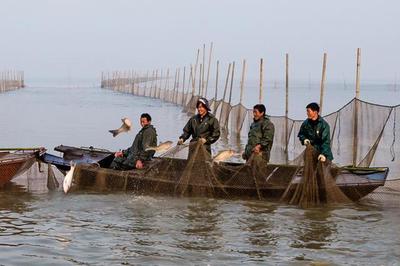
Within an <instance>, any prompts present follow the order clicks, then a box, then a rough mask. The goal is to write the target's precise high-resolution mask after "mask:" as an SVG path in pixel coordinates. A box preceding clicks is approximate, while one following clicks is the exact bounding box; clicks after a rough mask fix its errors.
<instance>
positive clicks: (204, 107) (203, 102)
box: [196, 98, 211, 116]
mask: <svg viewBox="0 0 400 266" xmlns="http://www.w3.org/2000/svg"><path fill="white" fill-rule="evenodd" d="M196 108H197V112H198V113H199V115H200V116H205V115H206V114H207V113H208V112H210V111H211V109H210V106H209V105H208V101H207V99H206V98H200V99H199V100H198V101H197V103H196Z"/></svg>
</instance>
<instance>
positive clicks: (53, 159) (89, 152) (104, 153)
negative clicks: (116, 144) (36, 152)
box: [40, 145, 114, 174]
mask: <svg viewBox="0 0 400 266" xmlns="http://www.w3.org/2000/svg"><path fill="white" fill-rule="evenodd" d="M54 150H55V151H58V152H61V153H63V157H59V156H56V155H52V154H49V153H44V154H43V155H41V156H40V159H41V160H42V161H43V162H45V163H50V164H52V165H54V166H56V167H57V169H58V170H60V171H61V172H63V173H64V174H65V173H66V172H67V171H69V169H70V168H71V167H70V163H71V161H74V162H75V163H76V164H98V165H99V166H100V167H108V166H109V165H110V164H111V162H112V160H113V159H114V153H112V152H110V151H108V150H104V149H96V148H94V147H81V148H77V147H71V146H65V145H60V146H57V147H55V148H54Z"/></svg>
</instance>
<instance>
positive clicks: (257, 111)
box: [253, 104, 266, 121]
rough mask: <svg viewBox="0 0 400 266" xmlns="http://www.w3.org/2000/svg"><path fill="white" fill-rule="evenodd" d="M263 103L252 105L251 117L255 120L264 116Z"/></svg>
mask: <svg viewBox="0 0 400 266" xmlns="http://www.w3.org/2000/svg"><path fill="white" fill-rule="evenodd" d="M265 111H266V109H265V105H264V104H256V105H254V107H253V118H254V120H255V121H258V120H260V118H262V117H264V116H265Z"/></svg>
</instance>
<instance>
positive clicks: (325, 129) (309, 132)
mask: <svg viewBox="0 0 400 266" xmlns="http://www.w3.org/2000/svg"><path fill="white" fill-rule="evenodd" d="M297 137H298V138H299V140H300V142H301V144H303V145H304V140H305V139H308V140H310V143H311V145H313V147H314V148H315V149H316V150H317V151H318V152H319V153H320V154H323V155H325V157H326V158H327V159H329V160H330V161H332V160H333V155H332V151H331V134H330V128H329V124H328V123H327V122H326V121H325V120H324V119H323V118H322V117H320V116H318V119H317V120H315V121H312V120H310V119H306V120H304V122H303V124H302V125H301V127H300V131H299V134H298V135H297Z"/></svg>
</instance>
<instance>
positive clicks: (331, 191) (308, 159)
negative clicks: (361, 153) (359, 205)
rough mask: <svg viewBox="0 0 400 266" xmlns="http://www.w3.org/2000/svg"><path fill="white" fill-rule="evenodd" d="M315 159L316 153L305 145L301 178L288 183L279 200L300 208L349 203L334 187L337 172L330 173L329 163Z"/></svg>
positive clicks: (340, 191)
mask: <svg viewBox="0 0 400 266" xmlns="http://www.w3.org/2000/svg"><path fill="white" fill-rule="evenodd" d="M317 158H318V153H317V152H316V151H315V150H314V148H313V147H312V146H311V145H307V148H306V150H305V152H304V167H303V171H302V175H301V178H300V179H299V180H297V182H295V181H296V180H295V179H293V180H292V181H291V182H290V184H289V185H288V187H287V188H286V190H285V193H284V194H283V196H282V198H281V200H282V201H284V202H288V203H289V204H295V205H299V206H300V207H302V208H310V207H316V206H319V205H321V204H344V203H350V202H351V200H350V199H349V198H348V197H347V196H346V195H345V194H344V193H343V192H342V190H340V188H339V187H338V186H337V185H336V175H337V174H338V173H339V172H338V171H332V169H331V166H332V164H331V162H326V163H322V162H320V161H318V159H317Z"/></svg>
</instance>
